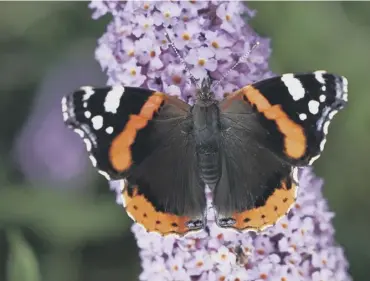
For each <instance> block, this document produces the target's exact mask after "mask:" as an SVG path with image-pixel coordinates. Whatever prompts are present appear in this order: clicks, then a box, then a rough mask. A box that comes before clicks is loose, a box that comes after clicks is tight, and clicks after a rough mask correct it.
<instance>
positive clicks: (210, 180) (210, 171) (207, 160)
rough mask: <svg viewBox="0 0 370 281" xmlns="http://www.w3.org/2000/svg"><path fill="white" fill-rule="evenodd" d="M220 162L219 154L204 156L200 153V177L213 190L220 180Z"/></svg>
mask: <svg viewBox="0 0 370 281" xmlns="http://www.w3.org/2000/svg"><path fill="white" fill-rule="evenodd" d="M219 163H220V161H219V154H218V152H215V153H209V154H204V153H203V154H202V153H198V168H199V172H200V177H201V179H202V180H203V182H204V183H205V184H207V185H208V186H209V187H210V188H211V189H213V188H214V186H215V185H216V184H217V182H218V180H219V178H220V164H219Z"/></svg>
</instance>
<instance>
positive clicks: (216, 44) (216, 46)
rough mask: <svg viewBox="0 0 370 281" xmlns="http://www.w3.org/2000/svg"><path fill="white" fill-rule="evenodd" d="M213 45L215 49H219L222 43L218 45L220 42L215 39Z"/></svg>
mask: <svg viewBox="0 0 370 281" xmlns="http://www.w3.org/2000/svg"><path fill="white" fill-rule="evenodd" d="M211 45H212V47H213V48H215V49H218V48H219V47H220V45H218V43H217V42H216V41H213V42H212V44H211Z"/></svg>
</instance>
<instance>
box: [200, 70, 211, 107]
mask: <svg viewBox="0 0 370 281" xmlns="http://www.w3.org/2000/svg"><path fill="white" fill-rule="evenodd" d="M211 84H212V80H211V78H209V77H206V78H204V79H203V81H202V84H201V87H200V89H198V90H197V95H196V98H197V103H201V104H204V105H208V104H212V103H214V93H213V92H212V91H211Z"/></svg>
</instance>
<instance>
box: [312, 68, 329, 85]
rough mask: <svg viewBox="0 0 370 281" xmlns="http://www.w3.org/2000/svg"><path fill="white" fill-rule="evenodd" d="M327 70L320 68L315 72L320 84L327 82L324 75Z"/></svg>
mask: <svg viewBox="0 0 370 281" xmlns="http://www.w3.org/2000/svg"><path fill="white" fill-rule="evenodd" d="M325 73H326V71H325V70H318V71H315V72H314V74H315V79H316V80H317V81H319V83H320V84H323V85H324V84H325V79H324V76H322V75H323V74H325Z"/></svg>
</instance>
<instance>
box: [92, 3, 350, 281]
mask: <svg viewBox="0 0 370 281" xmlns="http://www.w3.org/2000/svg"><path fill="white" fill-rule="evenodd" d="M90 7H91V8H92V9H93V11H94V12H93V17H94V18H95V19H96V18H99V17H101V16H102V15H104V14H107V13H110V14H111V15H112V16H113V19H112V21H111V22H110V23H109V25H108V27H107V31H106V33H105V34H104V35H103V36H102V37H101V38H100V39H99V43H98V47H97V50H96V59H97V60H98V61H99V62H100V64H101V66H102V69H103V70H104V71H105V72H106V73H107V75H108V77H109V78H108V82H107V83H108V84H111V85H113V84H124V85H130V86H140V87H144V88H150V89H155V90H157V91H163V92H165V93H169V94H173V95H178V96H179V97H180V98H182V99H183V100H185V101H187V102H189V103H192V102H194V93H195V92H196V85H195V84H194V83H193V81H192V79H190V77H189V71H186V69H185V67H184V64H182V63H181V61H180V60H179V57H178V56H177V55H176V53H175V52H174V48H172V47H170V46H169V42H168V37H166V36H165V34H168V36H169V38H172V41H173V44H174V46H175V47H176V48H177V49H178V50H179V53H180V54H181V56H182V57H183V58H184V60H185V61H186V63H187V65H188V67H189V70H190V72H191V73H193V75H194V76H195V78H196V79H198V80H199V81H201V80H202V79H204V78H205V77H208V76H209V77H211V78H212V79H213V80H214V81H217V80H220V79H222V78H223V77H224V74H225V73H226V72H227V73H228V75H227V77H226V78H225V79H223V80H222V82H221V83H219V84H218V85H217V87H216V88H215V95H216V98H217V99H222V98H223V97H224V95H225V94H228V93H231V92H233V91H235V90H237V89H239V88H241V87H243V86H245V85H248V84H251V83H253V82H256V81H259V80H262V79H265V78H268V77H271V76H272V75H273V73H272V72H271V70H270V69H269V66H268V58H269V56H270V53H271V49H270V44H269V43H270V41H269V39H267V38H262V37H260V36H258V35H257V34H256V33H255V32H254V30H253V29H252V28H251V27H250V26H249V25H248V19H250V18H251V17H253V16H254V15H255V11H252V10H250V9H249V8H248V7H247V5H245V4H244V3H241V2H238V1H232V2H226V1H171V2H145V1H143V2H141V1H140V2H139V1H129V2H112V1H93V2H91V4H90ZM246 19H247V20H246ZM256 42H258V43H259V45H258V48H255V49H254V50H253V52H251V53H250V54H249V55H248V57H247V58H246V59H244V60H241V57H242V56H243V54H246V53H249V52H250V50H251V48H252V47H253V46H255V45H256ZM237 62H239V64H238V65H237V66H236V67H234V68H233V69H232V70H230V69H231V68H232V67H233V66H235V64H236V63H237ZM159 176H160V175H159ZM122 185H123V180H122V181H115V182H111V188H112V189H113V190H115V191H116V192H117V203H118V204H123V202H122V197H121V196H122V194H121V192H122ZM322 186H323V181H322V180H321V179H319V178H317V177H316V176H315V175H314V173H313V171H312V168H309V167H307V168H303V169H301V170H300V172H299V189H298V194H297V200H296V202H295V205H294V206H293V208H292V209H291V210H290V212H289V213H288V214H287V215H286V216H284V217H283V218H281V219H280V220H279V221H278V222H277V223H276V224H275V225H274V226H271V227H269V228H267V229H265V230H264V231H261V232H258V233H255V232H244V233H239V232H235V231H233V230H228V229H223V228H220V227H218V226H217V224H216V222H215V218H214V217H213V216H212V215H211V214H212V213H213V212H211V211H210V212H208V214H209V216H208V217H207V227H206V229H205V230H202V231H199V232H196V233H190V234H188V235H186V236H184V237H178V236H176V235H167V236H163V237H162V236H160V235H158V234H156V233H151V232H147V231H146V230H145V229H144V228H143V227H142V226H141V225H139V224H135V223H134V224H133V226H132V232H133V233H134V235H135V237H136V239H137V243H138V246H139V249H140V252H139V255H140V257H141V261H142V262H141V265H142V273H141V274H140V278H139V279H140V280H151V281H154V280H185V281H186V280H189V281H190V280H192V281H194V280H218V281H223V280H233V281H234V280H235V281H237V280H238V281H242V280H281V281H288V280H294V281H297V280H307V281H308V280H325V281H330V280H332V281H349V280H351V277H350V276H349V275H348V273H347V270H348V263H347V261H346V258H345V256H344V252H343V249H342V248H341V247H340V246H338V244H337V243H336V242H335V240H334V234H335V231H334V228H333V226H332V222H331V220H332V218H333V216H334V215H333V213H332V212H330V210H329V209H328V205H327V201H326V200H325V199H324V198H323V196H322ZM211 197H212V196H210V194H209V191H208V195H207V198H208V200H210V198H211Z"/></svg>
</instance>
